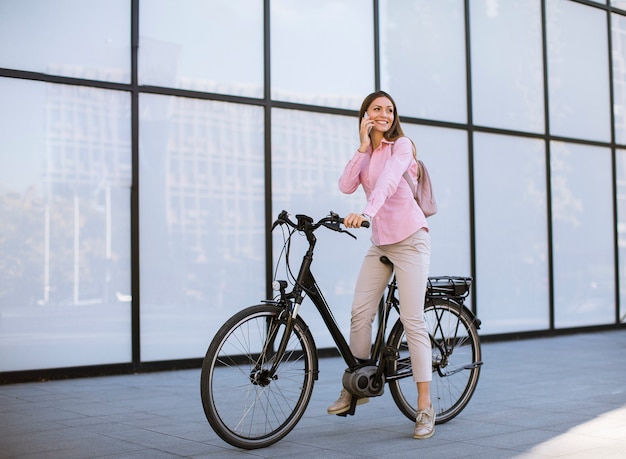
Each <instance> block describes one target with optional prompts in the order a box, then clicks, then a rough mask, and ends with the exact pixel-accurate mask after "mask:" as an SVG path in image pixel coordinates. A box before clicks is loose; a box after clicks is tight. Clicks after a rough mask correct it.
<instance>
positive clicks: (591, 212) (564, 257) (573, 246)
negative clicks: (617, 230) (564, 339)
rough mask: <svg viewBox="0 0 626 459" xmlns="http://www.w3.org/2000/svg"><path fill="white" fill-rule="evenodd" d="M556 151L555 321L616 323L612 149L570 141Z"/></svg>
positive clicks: (557, 145)
mask: <svg viewBox="0 0 626 459" xmlns="http://www.w3.org/2000/svg"><path fill="white" fill-rule="evenodd" d="M551 151H552V160H551V174H552V225H553V241H552V245H553V248H554V315H555V326H556V328H566V327H577V326H589V325H597V324H607V323H613V322H614V321H615V267H614V256H615V255H614V246H613V188H612V185H611V183H612V164H611V163H612V161H611V151H610V150H609V149H608V148H601V147H592V146H584V145H575V144H568V143H564V142H553V143H552V147H551Z"/></svg>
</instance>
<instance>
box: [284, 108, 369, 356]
mask: <svg viewBox="0 0 626 459" xmlns="http://www.w3.org/2000/svg"><path fill="white" fill-rule="evenodd" d="M358 127H359V122H358V120H357V118H356V116H355V117H346V116H335V115H324V114H317V113H307V112H301V111H296V110H278V109H277V110H273V111H272V198H273V201H272V206H273V209H274V214H275V215H274V217H276V215H278V213H279V212H280V211H281V210H286V211H288V212H289V213H290V214H292V215H296V214H306V215H309V216H311V217H312V218H313V219H315V220H317V219H320V218H322V217H324V216H326V215H328V213H329V211H331V210H332V211H334V212H336V213H338V214H339V215H341V216H344V215H346V214H348V213H349V212H362V211H363V208H364V207H365V193H364V192H363V189H362V188H359V189H358V190H357V191H356V192H355V193H353V194H351V195H345V194H343V193H341V191H339V186H338V184H337V182H338V180H339V176H340V175H341V173H342V172H343V169H344V167H345V165H346V163H347V162H348V160H349V159H350V158H351V157H352V155H353V154H354V152H355V151H356V149H357V147H358V146H359V137H358ZM329 133H330V134H329ZM274 233H275V234H274V260H275V261H276V264H277V266H278V268H277V269H276V272H277V274H278V278H279V279H284V280H287V279H286V277H285V274H284V273H285V270H284V269H283V267H284V265H283V264H282V263H281V264H278V259H279V258H278V257H279V253H280V250H281V248H282V246H283V238H282V234H280V232H279V231H275V232H274ZM352 233H353V234H354V235H355V236H357V238H358V239H357V240H354V239H352V238H350V237H349V236H347V235H345V234H339V233H335V232H333V231H330V230H329V231H318V232H317V233H316V236H317V238H318V242H317V245H316V248H315V250H316V252H315V260H314V262H313V267H312V271H313V273H314V274H315V276H316V278H317V281H318V284H319V285H320V287H321V289H322V291H323V293H324V296H325V297H326V300H327V301H328V304H329V305H330V307H331V310H332V312H333V314H334V316H335V319H336V320H337V324H338V325H339V327H340V329H341V330H342V332H343V333H344V336H345V337H346V339H347V337H348V334H349V328H350V305H351V304H352V297H353V295H354V285H355V283H356V278H357V276H358V273H359V269H360V267H361V263H362V261H363V257H364V256H365V252H366V251H367V249H368V248H369V246H370V244H371V243H370V241H369V238H370V235H371V233H370V231H369V230H367V229H360V230H354V231H352ZM303 239H304V238H302V237H301V236H298V235H296V236H294V238H293V242H294V244H293V247H292V254H291V262H292V269H294V270H296V272H297V269H296V268H297V267H298V266H299V263H300V261H301V260H302V254H303V250H304V249H305V245H306V240H303ZM300 314H301V315H302V316H303V317H304V320H305V321H306V322H307V324H308V325H309V327H310V328H311V330H312V332H313V336H315V341H316V343H317V346H318V347H320V348H322V347H333V346H334V342H333V341H332V338H331V337H330V334H329V333H328V332H327V331H326V327H325V325H324V322H323V321H322V319H321V318H320V316H319V314H318V313H317V312H315V311H313V304H312V303H311V302H310V300H308V299H305V301H304V303H303V306H302V309H301V310H300Z"/></svg>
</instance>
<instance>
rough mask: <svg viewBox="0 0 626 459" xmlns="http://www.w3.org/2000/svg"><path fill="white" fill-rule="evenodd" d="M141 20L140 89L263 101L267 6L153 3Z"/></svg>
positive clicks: (256, 1)
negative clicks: (264, 19)
mask: <svg viewBox="0 0 626 459" xmlns="http://www.w3.org/2000/svg"><path fill="white" fill-rule="evenodd" d="M243 12H245V14H243ZM139 14H140V25H139V30H140V38H139V83H140V84H145V85H154V86H165V87H170V88H181V89H190V90H194V91H202V92H213V93H221V94H234V95H238V96H248V97H262V96H263V1H262V0H237V1H236V2H233V1H231V0H186V1H185V2H184V7H181V3H180V2H179V1H176V0H151V1H149V2H141V5H140V8H139Z"/></svg>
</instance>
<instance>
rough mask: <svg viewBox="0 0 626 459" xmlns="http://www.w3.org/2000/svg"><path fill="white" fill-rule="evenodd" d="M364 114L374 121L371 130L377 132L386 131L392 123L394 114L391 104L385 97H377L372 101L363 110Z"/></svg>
mask: <svg viewBox="0 0 626 459" xmlns="http://www.w3.org/2000/svg"><path fill="white" fill-rule="evenodd" d="M365 113H366V115H367V116H368V117H369V119H371V120H372V121H374V125H373V126H372V130H374V131H379V132H383V133H384V132H387V131H388V130H389V129H390V128H391V125H392V123H393V120H394V117H395V116H396V114H395V113H394V110H393V104H392V103H391V101H390V100H389V99H388V98H386V97H377V98H376V99H374V100H373V101H372V103H371V104H370V106H369V107H368V108H367V111H366V112H365Z"/></svg>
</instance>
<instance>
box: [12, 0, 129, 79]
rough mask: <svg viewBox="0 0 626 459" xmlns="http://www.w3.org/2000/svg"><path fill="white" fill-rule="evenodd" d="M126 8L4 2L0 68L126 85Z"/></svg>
mask: <svg viewBox="0 0 626 459" xmlns="http://www.w3.org/2000/svg"><path fill="white" fill-rule="evenodd" d="M130 10H131V8H130V2H129V1H128V0H107V1H90V2H85V1H84V0H65V1H63V2H58V1H56V2H50V1H41V0H19V1H2V2H0V43H2V44H3V45H2V46H0V67H5V68H11V69H17V70H28V71H33V72H41V73H46V74H50V75H62V76H68V77H74V78H86V79H90V80H102V81H113V82H118V83H130ZM96 18H97V20H96Z"/></svg>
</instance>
